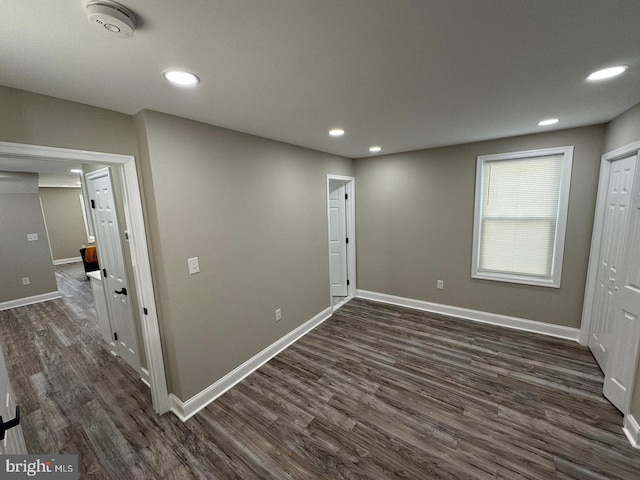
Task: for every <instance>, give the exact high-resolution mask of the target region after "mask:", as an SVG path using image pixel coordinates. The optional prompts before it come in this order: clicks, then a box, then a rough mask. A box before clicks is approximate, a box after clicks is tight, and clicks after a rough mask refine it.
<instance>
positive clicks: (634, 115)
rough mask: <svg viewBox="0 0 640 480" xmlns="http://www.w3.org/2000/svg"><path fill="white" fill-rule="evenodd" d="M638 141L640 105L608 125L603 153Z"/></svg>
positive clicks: (639, 137)
mask: <svg viewBox="0 0 640 480" xmlns="http://www.w3.org/2000/svg"><path fill="white" fill-rule="evenodd" d="M637 141H640V103H638V104H637V105H636V106H634V107H632V108H630V109H629V110H627V111H626V112H623V113H622V114H620V115H619V116H618V117H616V118H614V119H613V120H612V121H611V122H610V123H609V124H608V126H607V136H606V139H605V144H604V152H603V153H606V152H610V151H612V150H615V149H616V148H620V147H624V146H625V145H629V144H630V143H633V142H637Z"/></svg>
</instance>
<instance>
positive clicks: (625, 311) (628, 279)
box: [604, 178, 640, 413]
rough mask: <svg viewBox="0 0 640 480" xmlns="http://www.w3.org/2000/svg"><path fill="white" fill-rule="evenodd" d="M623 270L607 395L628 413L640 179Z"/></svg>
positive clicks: (635, 343)
mask: <svg viewBox="0 0 640 480" xmlns="http://www.w3.org/2000/svg"><path fill="white" fill-rule="evenodd" d="M620 267H621V272H620V276H619V277H620V280H619V281H618V282H616V285H615V287H614V290H615V294H616V295H615V298H614V302H613V307H612V312H613V313H612V317H611V320H612V327H611V328H612V335H613V339H614V342H613V348H612V349H611V358H610V359H609V362H608V365H607V370H606V372H605V382H604V394H605V396H606V397H607V398H608V399H609V400H610V401H611V403H613V404H614V405H615V406H616V407H617V408H618V409H620V410H621V411H622V412H623V413H628V412H629V404H630V400H631V392H632V388H633V381H634V378H635V372H636V368H637V364H638V348H639V343H640V178H637V179H636V181H635V187H634V191H633V197H632V202H631V206H630V215H629V225H628V228H627V232H626V235H625V236H624V253H623V256H622V262H621V264H620Z"/></svg>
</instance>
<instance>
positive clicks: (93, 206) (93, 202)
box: [91, 199, 96, 208]
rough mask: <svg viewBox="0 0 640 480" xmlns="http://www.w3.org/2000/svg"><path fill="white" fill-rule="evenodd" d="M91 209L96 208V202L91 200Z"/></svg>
mask: <svg viewBox="0 0 640 480" xmlns="http://www.w3.org/2000/svg"><path fill="white" fill-rule="evenodd" d="M91 208H96V201H95V200H93V199H92V200H91Z"/></svg>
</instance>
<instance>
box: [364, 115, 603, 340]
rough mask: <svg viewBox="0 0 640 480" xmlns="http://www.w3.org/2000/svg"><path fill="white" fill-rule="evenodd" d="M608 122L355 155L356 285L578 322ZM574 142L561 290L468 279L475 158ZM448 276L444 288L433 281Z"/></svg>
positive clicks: (476, 307)
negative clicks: (392, 152) (377, 154)
mask: <svg viewBox="0 0 640 480" xmlns="http://www.w3.org/2000/svg"><path fill="white" fill-rule="evenodd" d="M604 131H605V127H604V126H595V127H585V128H579V129H572V130H564V131H558V132H550V133H541V134H536V135H528V136H521V137H513V138H507V139H501V140H493V141H487V142H479V143H471V144H466V145H458V146H453V147H445V148H437V149H431V150H423V151H416V152H410V153H403V154H397V155H387V156H382V157H374V158H366V159H360V160H356V161H355V170H356V183H357V200H356V215H357V216H356V227H357V247H358V288H359V289H363V290H369V291H373V292H379V293H386V294H391V295H397V296H401V297H408V298H412V299H418V300H424V301H428V302H433V303H439V304H445V305H451V306H456V307H464V308H469V309H474V310H480V311H485V312H491V313H498V314H503V315H510V316H515V317H520V318H526V319H530V320H537V321H541V322H548V323H553V324H557V325H565V326H569V327H576V328H578V327H579V326H580V317H581V314H582V300H583V296H584V287H585V277H586V270H587V263H588V259H589V246H590V239H591V229H592V226H593V214H594V208H595V199H596V193H597V192H596V190H597V184H598V174H599V167H600V156H601V153H602V145H603V140H604ZM564 145H574V146H575V152H574V162H573V172H572V178H571V195H570V200H569V217H568V224H567V235H566V248H565V255H564V265H563V270H562V285H561V288H559V289H555V288H547V287H534V286H526V285H516V284H510V283H502V282H493V281H487V280H477V279H472V278H471V254H472V236H473V212H474V190H475V168H476V157H477V156H478V155H487V154H493V153H506V152H515V151H520V150H530V149H537V148H546V147H556V146H564ZM438 279H442V280H444V286H445V288H444V290H437V289H436V280H438Z"/></svg>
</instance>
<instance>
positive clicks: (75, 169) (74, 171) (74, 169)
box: [70, 168, 82, 173]
mask: <svg viewBox="0 0 640 480" xmlns="http://www.w3.org/2000/svg"><path fill="white" fill-rule="evenodd" d="M70 172H71V173H82V170H80V169H78V168H72V169H71V170H70Z"/></svg>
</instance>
